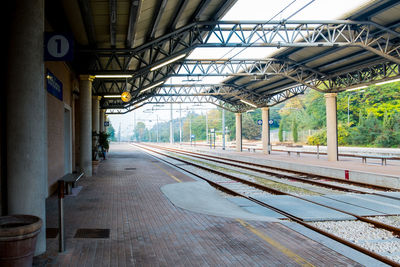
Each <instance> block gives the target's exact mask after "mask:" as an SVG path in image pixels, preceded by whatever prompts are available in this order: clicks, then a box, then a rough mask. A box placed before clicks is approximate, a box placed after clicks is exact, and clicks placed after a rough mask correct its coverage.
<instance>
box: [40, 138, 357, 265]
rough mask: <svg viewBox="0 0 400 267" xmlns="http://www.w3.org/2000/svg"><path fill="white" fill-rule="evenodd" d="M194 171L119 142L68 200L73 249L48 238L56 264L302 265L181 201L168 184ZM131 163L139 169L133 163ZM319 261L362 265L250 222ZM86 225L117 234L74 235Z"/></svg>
mask: <svg viewBox="0 0 400 267" xmlns="http://www.w3.org/2000/svg"><path fill="white" fill-rule="evenodd" d="M156 164H158V165H159V166H161V167H162V168H164V169H165V170H167V171H168V172H170V173H171V174H173V175H174V176H176V177H177V178H178V179H180V180H182V181H191V180H192V179H191V178H190V177H187V176H186V175H184V174H182V173H180V172H178V171H176V170H175V169H173V168H171V167H169V166H167V165H165V164H163V163H161V162H154V159H153V158H151V157H149V156H148V155H146V154H144V153H143V152H141V151H139V150H137V149H135V148H133V147H130V146H128V145H114V146H113V147H112V152H111V153H110V156H109V158H108V159H107V160H106V161H103V162H101V163H100V165H99V167H98V170H97V173H96V175H94V176H93V177H90V178H87V177H85V178H83V179H82V180H81V181H80V182H79V185H81V186H83V189H82V190H81V192H80V193H79V194H78V195H77V196H76V197H68V198H66V199H65V224H66V237H67V239H66V248H67V249H66V251H65V252H64V253H58V252H57V249H58V240H57V239H51V238H50V239H47V243H48V250H47V253H46V257H47V259H49V263H48V264H47V265H49V266H50V265H52V266H227V265H229V266H277V265H279V266H297V263H296V262H294V260H293V259H291V258H290V257H288V256H286V255H285V254H283V253H282V252H280V251H279V250H278V249H277V248H275V247H274V246H272V245H270V244H269V243H267V242H265V241H264V240H262V239H260V238H259V237H258V236H256V235H255V234H253V233H252V232H251V231H249V230H248V229H246V228H245V227H244V226H242V225H241V224H240V223H239V221H237V220H235V219H229V218H222V217H216V216H209V215H204V214H199V213H194V212H190V211H186V210H183V209H180V208H177V207H175V206H174V205H173V204H172V203H171V202H169V200H168V199H167V198H166V197H165V196H164V195H163V193H162V192H161V190H160V187H161V186H163V185H165V184H168V183H175V182H176V181H175V180H174V179H172V178H171V177H169V176H168V175H167V174H166V173H165V172H163V171H162V170H161V169H160V168H158V167H156V166H155V165H156ZM125 168H136V169H135V170H125ZM47 211H48V219H47V224H48V225H47V227H57V199H56V198H55V197H52V198H49V199H48V201H47ZM248 223H250V224H251V225H252V226H253V227H255V228H256V229H257V230H258V231H260V232H263V233H264V234H266V235H268V236H269V237H270V238H272V239H274V240H276V241H278V242H279V243H281V244H282V245H283V246H285V247H286V248H288V249H289V250H291V251H292V252H294V253H296V254H297V255H299V256H300V257H302V258H304V259H306V260H307V261H308V262H310V263H312V264H314V265H316V266H348V265H351V266H354V265H357V264H356V263H355V262H353V261H351V260H350V259H348V258H346V257H344V256H342V255H340V254H338V253H336V252H334V251H332V250H330V249H329V248H326V247H324V246H322V245H320V244H318V243H316V242H314V241H312V240H310V239H308V238H306V237H304V236H302V235H300V234H298V233H296V232H294V231H292V230H290V229H288V228H286V227H285V226H283V225H281V224H279V223H266V222H255V221H248ZM79 228H99V229H110V238H109V239H83V238H73V237H74V235H75V233H76V231H77V229H79Z"/></svg>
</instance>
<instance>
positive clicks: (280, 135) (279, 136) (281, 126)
mask: <svg viewBox="0 0 400 267" xmlns="http://www.w3.org/2000/svg"><path fill="white" fill-rule="evenodd" d="M278 138H279V142H283V119H282V120H281V122H280V124H279V131H278Z"/></svg>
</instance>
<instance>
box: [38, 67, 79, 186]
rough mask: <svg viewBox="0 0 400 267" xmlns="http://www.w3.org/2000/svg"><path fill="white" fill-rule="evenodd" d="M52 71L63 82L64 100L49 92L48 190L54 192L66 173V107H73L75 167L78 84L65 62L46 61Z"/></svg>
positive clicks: (73, 153)
mask: <svg viewBox="0 0 400 267" xmlns="http://www.w3.org/2000/svg"><path fill="white" fill-rule="evenodd" d="M47 70H49V71H50V72H52V73H53V74H54V75H55V76H56V77H57V78H58V79H59V80H60V81H61V82H62V84H63V101H60V100H59V99H58V98H56V97H55V96H53V95H51V94H50V93H48V92H47V127H48V128H47V137H48V190H49V194H52V193H53V192H54V191H55V189H56V184H57V180H58V179H59V178H61V177H62V176H63V175H64V174H65V166H64V164H65V163H64V109H65V107H66V106H68V107H70V108H71V126H72V135H71V136H72V151H71V152H72V169H73V170H74V169H75V164H74V163H73V162H74V158H75V152H74V150H75V145H74V141H75V140H74V137H75V134H74V133H73V132H74V130H75V129H74V128H75V127H74V125H75V123H74V119H75V118H76V117H79V116H75V115H74V114H75V112H76V111H75V109H74V103H73V102H74V101H73V93H72V92H73V90H74V87H75V86H76V84H77V80H76V79H74V77H73V74H72V73H71V71H70V70H69V68H68V66H67V65H66V64H65V63H64V62H46V64H45V71H47Z"/></svg>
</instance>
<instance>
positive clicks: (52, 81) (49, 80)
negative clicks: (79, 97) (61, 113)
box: [46, 70, 63, 101]
mask: <svg viewBox="0 0 400 267" xmlns="http://www.w3.org/2000/svg"><path fill="white" fill-rule="evenodd" d="M46 87H47V92H49V93H50V94H52V95H53V96H55V97H57V98H58V99H60V100H61V101H62V100H63V84H62V82H61V81H60V80H59V79H57V77H56V76H55V75H54V74H53V73H51V72H50V71H49V70H47V73H46Z"/></svg>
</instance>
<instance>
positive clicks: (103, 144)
mask: <svg viewBox="0 0 400 267" xmlns="http://www.w3.org/2000/svg"><path fill="white" fill-rule="evenodd" d="M109 137H110V134H108V133H106V132H100V133H99V139H98V144H99V148H100V149H99V151H101V155H102V156H103V159H106V152H108V149H109V148H110V141H109Z"/></svg>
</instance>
